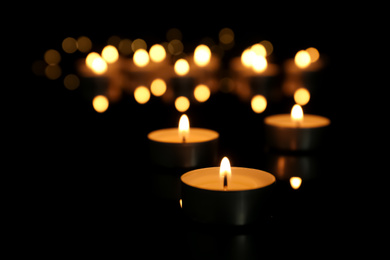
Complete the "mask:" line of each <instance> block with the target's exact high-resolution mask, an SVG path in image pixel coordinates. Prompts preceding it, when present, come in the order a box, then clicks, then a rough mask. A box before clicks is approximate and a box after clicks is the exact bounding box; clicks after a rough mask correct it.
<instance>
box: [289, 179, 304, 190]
mask: <svg viewBox="0 0 390 260" xmlns="http://www.w3.org/2000/svg"><path fill="white" fill-rule="evenodd" d="M301 184H302V179H301V178H300V177H291V178H290V185H291V187H292V188H293V189H294V190H297V189H299V187H301Z"/></svg>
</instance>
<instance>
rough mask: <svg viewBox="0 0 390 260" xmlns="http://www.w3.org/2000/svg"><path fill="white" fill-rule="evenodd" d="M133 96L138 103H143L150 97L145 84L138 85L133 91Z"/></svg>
mask: <svg viewBox="0 0 390 260" xmlns="http://www.w3.org/2000/svg"><path fill="white" fill-rule="evenodd" d="M134 98H135V100H136V101H137V102H138V103H140V104H145V103H146V102H148V101H149V99H150V92H149V89H148V88H147V87H145V86H139V87H137V88H136V89H135V91H134Z"/></svg>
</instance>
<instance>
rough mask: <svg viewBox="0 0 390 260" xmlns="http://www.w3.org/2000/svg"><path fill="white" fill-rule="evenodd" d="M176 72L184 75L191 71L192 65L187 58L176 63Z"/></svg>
mask: <svg viewBox="0 0 390 260" xmlns="http://www.w3.org/2000/svg"><path fill="white" fill-rule="evenodd" d="M174 69H175V72H176V74H177V75H179V76H184V75H186V74H187V73H188V72H189V71H190V65H189V64H188V61H186V60H185V59H179V60H177V61H176V63H175V68H174Z"/></svg>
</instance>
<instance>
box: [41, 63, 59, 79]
mask: <svg viewBox="0 0 390 260" xmlns="http://www.w3.org/2000/svg"><path fill="white" fill-rule="evenodd" d="M61 73H62V70H61V68H60V66H58V65H56V64H55V65H47V66H46V68H45V75H46V77H47V78H48V79H51V80H55V79H58V78H59V77H60V76H61Z"/></svg>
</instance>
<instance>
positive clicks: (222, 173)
mask: <svg viewBox="0 0 390 260" xmlns="http://www.w3.org/2000/svg"><path fill="white" fill-rule="evenodd" d="M231 175H232V170H231V168H230V161H229V159H228V158H227V157H226V156H225V157H223V158H222V161H221V166H220V167H219V177H220V178H221V180H222V181H223V188H224V190H227V187H228V181H230V179H231Z"/></svg>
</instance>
